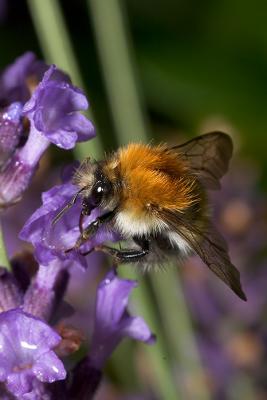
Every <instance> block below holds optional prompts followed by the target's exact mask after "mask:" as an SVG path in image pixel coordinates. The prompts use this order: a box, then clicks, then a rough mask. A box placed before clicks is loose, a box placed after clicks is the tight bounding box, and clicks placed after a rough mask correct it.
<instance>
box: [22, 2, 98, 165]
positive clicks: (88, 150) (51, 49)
mask: <svg viewBox="0 0 267 400" xmlns="http://www.w3.org/2000/svg"><path fill="white" fill-rule="evenodd" d="M28 6H29V9H30V12H31V16H32V20H33V23H34V26H35V30H36V33H37V36H38V38H39V42H40V46H41V48H42V51H43V53H44V56H45V58H46V60H47V62H48V63H54V64H56V65H57V66H58V67H59V68H61V69H63V70H64V71H66V72H67V73H68V74H69V75H70V76H71V79H72V81H73V82H74V84H75V85H77V86H79V87H81V88H84V87H85V85H84V83H83V81H82V77H81V73H80V70H79V66H78V63H77V62H76V57H75V54H74V51H73V47H72V44H71V40H70V37H69V34H68V31H67V27H66V24H65V21H64V17H63V14H62V10H61V8H60V5H59V3H58V1H57V0H45V1H40V0H28ZM86 115H87V116H88V118H90V119H91V120H93V115H92V112H90V111H87V112H86ZM77 153H78V154H79V156H80V158H84V157H85V156H88V154H90V155H91V156H93V157H94V158H96V159H98V158H99V157H100V156H101V155H102V148H101V144H100V141H99V139H98V138H95V139H93V140H90V141H88V142H86V144H85V143H81V144H80V143H79V144H78V146H77Z"/></svg>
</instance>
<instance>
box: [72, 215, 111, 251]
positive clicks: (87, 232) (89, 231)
mask: <svg viewBox="0 0 267 400" xmlns="http://www.w3.org/2000/svg"><path fill="white" fill-rule="evenodd" d="M114 214H115V210H113V211H109V212H108V213H106V214H103V215H101V216H100V217H98V218H97V219H96V220H95V221H93V222H92V223H91V224H90V225H89V226H88V227H87V228H85V229H84V230H82V226H81V221H82V217H81V218H80V223H79V226H80V230H82V232H81V235H80V236H79V238H78V240H77V242H76V243H75V246H74V247H72V248H70V249H68V250H66V251H65V253H68V252H70V251H71V250H73V249H78V248H79V247H80V246H81V245H82V244H84V243H85V242H86V241H87V240H88V239H89V238H90V237H91V236H93V235H94V234H95V233H96V232H97V230H98V228H99V227H100V226H101V225H103V224H104V223H106V222H108V221H110V220H111V219H112V218H113V216H114ZM88 254H89V253H88Z"/></svg>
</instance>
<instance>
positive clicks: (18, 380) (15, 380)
mask: <svg viewBox="0 0 267 400" xmlns="http://www.w3.org/2000/svg"><path fill="white" fill-rule="evenodd" d="M33 378H34V377H33V374H32V372H31V371H30V372H28V371H26V372H21V373H11V374H9V376H8V378H7V385H6V386H7V389H8V390H9V391H10V392H11V393H12V394H14V395H15V396H16V397H17V398H18V399H21V398H22V396H23V395H24V394H25V393H27V392H30V391H31V389H32V381H33Z"/></svg>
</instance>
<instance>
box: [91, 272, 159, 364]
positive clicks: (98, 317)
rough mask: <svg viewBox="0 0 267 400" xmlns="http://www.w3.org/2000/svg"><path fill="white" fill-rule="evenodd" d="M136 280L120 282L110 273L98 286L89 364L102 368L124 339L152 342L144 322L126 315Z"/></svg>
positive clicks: (150, 334) (121, 280)
mask: <svg viewBox="0 0 267 400" xmlns="http://www.w3.org/2000/svg"><path fill="white" fill-rule="evenodd" d="M136 286H137V282H136V281H131V280H126V279H120V278H118V277H117V276H116V274H115V272H114V271H113V272H109V273H108V274H107V276H106V278H105V279H104V280H103V281H102V282H101V283H100V285H99V287H98V291H97V299H96V308H95V327H94V332H93V337H92V343H91V349H90V361H91V363H92V365H93V366H94V367H95V368H97V369H101V368H102V367H103V365H104V363H105V361H106V359H107V358H108V357H109V356H110V354H111V353H112V351H113V350H114V349H115V348H116V346H117V345H118V344H119V343H120V341H121V340H122V339H123V338H124V337H131V338H133V339H136V340H140V341H143V342H146V343H148V344H151V343H153V341H154V336H153V335H152V333H151V331H150V330H149V328H148V326H147V325H146V323H145V322H144V320H143V319H142V318H140V317H130V316H129V314H128V312H127V305H128V301H129V296H130V293H131V291H132V289H133V288H134V287H136Z"/></svg>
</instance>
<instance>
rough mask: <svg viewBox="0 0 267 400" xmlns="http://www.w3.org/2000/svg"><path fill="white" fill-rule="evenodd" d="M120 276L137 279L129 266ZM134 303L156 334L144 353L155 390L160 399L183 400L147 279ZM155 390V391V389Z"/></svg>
mask: <svg viewBox="0 0 267 400" xmlns="http://www.w3.org/2000/svg"><path fill="white" fill-rule="evenodd" d="M120 275H122V276H123V277H125V278H128V279H129V277H130V278H131V279H136V278H137V277H136V274H135V273H134V272H133V269H132V268H131V267H130V268H128V267H127V266H122V267H121V268H120ZM133 302H134V304H135V305H136V308H137V309H138V315H141V316H142V317H143V318H144V320H145V321H146V322H147V323H148V325H149V327H150V329H151V330H152V332H154V333H156V336H157V341H156V343H155V344H154V345H152V346H147V345H146V346H144V351H145V353H146V354H147V356H148V357H149V361H150V364H151V369H152V371H153V373H154V378H155V388H156V390H157V393H156V394H157V396H158V398H159V399H164V400H165V399H168V400H179V399H183V398H184V397H183V396H182V393H181V392H180V390H179V388H178V387H175V384H174V377H173V373H172V370H171V367H172V359H171V358H170V356H169V353H168V348H167V346H166V343H165V340H164V337H163V332H162V329H161V323H160V321H159V319H158V316H157V313H156V312H155V304H154V303H153V300H152V296H151V295H150V289H149V286H148V283H147V281H146V279H142V280H139V286H138V288H137V289H136V291H134V293H133ZM155 388H154V389H155Z"/></svg>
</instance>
